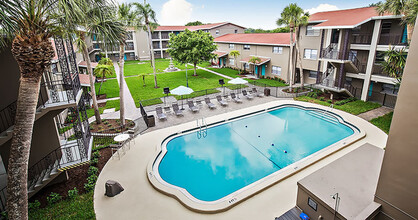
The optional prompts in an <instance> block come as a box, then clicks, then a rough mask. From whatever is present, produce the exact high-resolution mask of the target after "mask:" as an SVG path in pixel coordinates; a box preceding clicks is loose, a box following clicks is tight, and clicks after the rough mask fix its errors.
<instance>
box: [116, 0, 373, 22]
mask: <svg viewBox="0 0 418 220" xmlns="http://www.w3.org/2000/svg"><path fill="white" fill-rule="evenodd" d="M117 1H118V2H135V1H136V2H141V3H142V2H143V1H142V0H117ZM376 2H378V0H333V1H313V0H296V1H283V0H258V1H254V0H252V1H250V0H239V1H237V0H147V3H149V4H150V5H151V7H152V8H153V9H154V11H155V12H156V13H157V22H158V23H159V24H160V25H184V24H186V23H187V22H190V21H201V22H203V23H217V22H225V21H227V22H232V23H234V24H237V25H240V26H244V27H246V28H263V29H274V28H277V27H278V26H277V25H276V20H277V19H278V18H279V17H280V13H281V12H282V10H283V8H285V7H286V6H287V5H289V4H290V3H297V4H298V5H299V6H300V7H301V8H303V9H304V10H305V11H309V12H310V13H311V14H312V13H315V12H319V11H329V10H338V9H348V8H359V7H366V6H368V5H369V4H371V3H376Z"/></svg>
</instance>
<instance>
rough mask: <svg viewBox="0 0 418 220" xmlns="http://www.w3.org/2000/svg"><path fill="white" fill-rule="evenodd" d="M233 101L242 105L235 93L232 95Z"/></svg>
mask: <svg viewBox="0 0 418 220" xmlns="http://www.w3.org/2000/svg"><path fill="white" fill-rule="evenodd" d="M231 99H232V100H234V102H236V103H242V100H241V99H240V98H238V97H237V96H236V95H235V93H233V92H232V93H231Z"/></svg>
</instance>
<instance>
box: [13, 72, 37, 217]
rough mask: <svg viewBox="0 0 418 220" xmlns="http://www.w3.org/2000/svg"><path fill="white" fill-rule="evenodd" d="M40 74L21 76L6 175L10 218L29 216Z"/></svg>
mask: <svg viewBox="0 0 418 220" xmlns="http://www.w3.org/2000/svg"><path fill="white" fill-rule="evenodd" d="M40 81H41V76H38V77H35V78H23V77H21V79H20V87H19V95H18V98H17V109H16V119H15V125H14V129H13V139H12V143H11V147H10V158H9V166H8V170H7V172H8V179H7V210H8V216H9V218H10V219H27V218H28V192H27V188H28V187H27V180H28V163H29V152H30V146H31V140H32V133H33V125H34V123H35V113H36V106H37V103H38V96H39V87H40Z"/></svg>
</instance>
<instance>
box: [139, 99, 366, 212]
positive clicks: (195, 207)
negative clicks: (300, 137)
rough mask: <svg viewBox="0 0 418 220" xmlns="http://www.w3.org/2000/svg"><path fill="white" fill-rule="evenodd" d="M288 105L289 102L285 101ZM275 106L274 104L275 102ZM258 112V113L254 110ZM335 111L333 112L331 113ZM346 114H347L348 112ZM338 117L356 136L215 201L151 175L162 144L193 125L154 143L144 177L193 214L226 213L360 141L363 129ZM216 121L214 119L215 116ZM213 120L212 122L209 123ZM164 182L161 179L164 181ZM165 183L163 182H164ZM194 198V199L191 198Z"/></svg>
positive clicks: (319, 107)
mask: <svg viewBox="0 0 418 220" xmlns="http://www.w3.org/2000/svg"><path fill="white" fill-rule="evenodd" d="M287 102H288V101H287ZM274 103H277V102H274ZM284 105H289V104H288V103H282V104H279V103H277V104H275V105H273V107H267V108H266V107H265V105H260V106H256V107H258V108H255V107H252V108H251V109H254V110H252V111H251V112H250V113H246V114H242V113H241V114H239V112H240V111H241V110H242V109H241V110H237V111H234V112H231V113H236V114H235V116H234V117H231V118H232V119H231V118H229V119H228V120H225V119H223V120H222V119H219V118H218V119H215V120H213V119H212V118H214V117H210V118H207V119H206V120H207V121H208V124H222V123H226V122H228V121H230V120H235V119H236V118H243V117H246V116H248V115H254V114H256V113H257V112H261V111H263V112H264V111H265V110H269V109H274V108H279V107H280V106H284ZM290 105H296V106H301V107H304V108H317V109H321V110H327V109H329V108H328V107H326V106H321V105H317V104H312V103H306V102H299V101H291V104H290ZM257 109H258V110H257ZM333 111H334V110H333ZM337 112H341V111H339V110H337ZM347 114H348V113H347ZM337 115H338V116H339V117H341V119H343V120H344V122H346V123H347V124H350V125H351V126H352V127H354V128H356V129H358V133H357V134H356V133H354V134H353V135H351V136H349V137H347V138H345V139H342V140H340V141H338V142H337V143H334V144H332V145H330V146H328V147H326V148H324V149H322V150H320V151H318V152H316V153H314V154H312V155H310V156H308V157H306V158H303V159H302V160H300V161H297V162H295V163H293V164H291V165H289V166H287V167H285V168H283V169H281V170H279V171H276V172H274V173H272V174H270V175H268V176H266V177H264V178H262V179H260V180H258V181H256V182H254V183H252V184H250V185H248V186H246V187H243V188H241V189H239V190H238V191H236V192H234V193H231V194H229V195H228V196H226V197H224V198H222V199H220V200H216V201H212V202H205V201H201V200H198V199H196V198H194V197H193V196H191V195H190V194H189V193H188V192H187V191H186V190H185V189H183V188H180V187H177V188H174V187H172V186H170V185H171V184H169V183H163V182H161V177H159V174H157V175H155V174H154V164H155V163H156V161H157V160H158V158H159V156H160V154H162V153H164V154H165V153H166V152H163V150H164V149H163V146H164V145H163V143H164V142H166V141H167V140H169V139H172V138H174V137H176V136H178V135H181V134H185V133H187V132H190V131H192V130H194V129H196V126H193V125H189V126H188V127H187V129H184V130H183V131H178V132H173V133H172V134H171V135H168V136H165V137H162V138H161V141H160V140H159V141H158V142H157V144H156V145H155V152H154V154H153V156H152V159H151V160H150V161H149V163H148V164H147V169H146V175H147V179H148V181H149V183H150V184H151V185H152V186H153V187H154V188H155V189H156V190H158V191H159V192H161V193H163V194H165V195H168V196H170V197H173V198H175V199H176V200H178V201H179V202H180V203H181V204H183V205H184V206H185V207H186V208H188V209H190V210H192V211H195V212H199V213H218V212H223V211H226V210H228V209H231V208H232V207H234V206H235V205H237V204H239V203H240V202H243V201H245V200H246V199H248V198H250V197H252V196H254V195H256V194H258V193H260V192H262V191H264V190H266V189H268V188H269V187H271V186H273V185H275V184H276V183H278V182H280V181H283V180H284V179H286V178H289V177H291V176H292V175H294V174H296V173H298V172H300V171H302V170H304V169H305V168H307V167H309V166H310V165H312V164H315V163H316V162H318V161H320V160H322V159H324V158H326V157H328V156H330V155H332V154H333V153H335V152H338V151H340V150H341V149H343V148H345V147H348V146H350V145H352V144H353V143H355V142H357V141H359V140H361V139H362V138H364V137H365V136H366V132H365V131H364V130H363V129H360V128H358V127H357V126H355V123H353V121H351V120H349V119H348V118H347V117H344V116H342V115H341V114H340V113H337ZM215 118H216V117H215ZM211 119H212V120H211ZM346 139H350V142H349V143H346V142H343V143H342V141H343V140H346ZM163 181H164V180H163ZM164 182H165V181H164ZM193 198H194V199H193Z"/></svg>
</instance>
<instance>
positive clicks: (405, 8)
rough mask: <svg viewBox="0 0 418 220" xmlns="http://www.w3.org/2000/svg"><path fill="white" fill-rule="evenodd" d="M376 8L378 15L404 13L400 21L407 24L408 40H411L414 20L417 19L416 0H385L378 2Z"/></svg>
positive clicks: (417, 5) (417, 4) (417, 2)
mask: <svg viewBox="0 0 418 220" xmlns="http://www.w3.org/2000/svg"><path fill="white" fill-rule="evenodd" d="M376 10H377V12H378V13H379V14H380V15H383V14H384V13H387V12H388V13H392V14H395V15H405V16H404V17H402V23H403V24H406V25H407V32H408V41H410V40H411V37H412V33H413V32H414V25H415V21H416V20H417V13H418V1H417V0H386V1H385V2H383V3H379V4H378V6H377V8H376Z"/></svg>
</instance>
